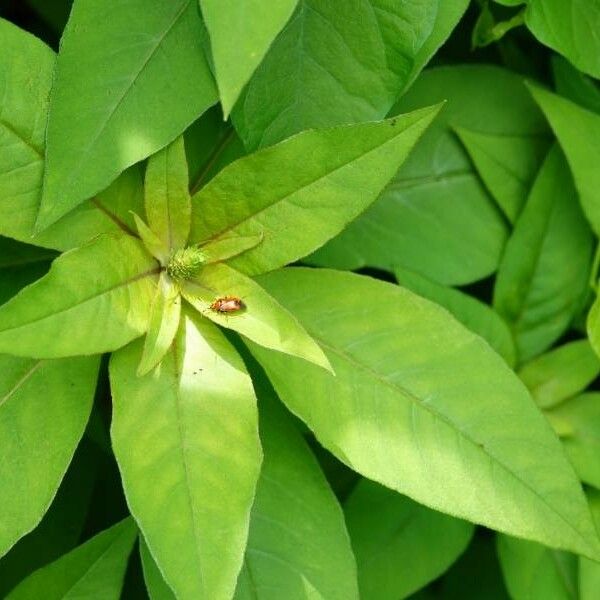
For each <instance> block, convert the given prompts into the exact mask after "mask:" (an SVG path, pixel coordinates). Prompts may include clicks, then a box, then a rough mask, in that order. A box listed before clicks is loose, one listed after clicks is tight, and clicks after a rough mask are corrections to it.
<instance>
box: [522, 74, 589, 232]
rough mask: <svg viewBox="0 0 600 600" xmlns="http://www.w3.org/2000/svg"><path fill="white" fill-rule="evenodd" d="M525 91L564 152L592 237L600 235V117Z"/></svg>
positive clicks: (557, 99)
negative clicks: (590, 227)
mask: <svg viewBox="0 0 600 600" xmlns="http://www.w3.org/2000/svg"><path fill="white" fill-rule="evenodd" d="M528 87H529V90H530V92H531V94H532V96H533V98H534V99H535V101H536V102H537V103H538V104H539V106H540V108H541V109H542V110H543V111H544V114H545V115H546V117H547V118H548V121H549V122H550V125H551V126H552V129H553V130H554V133H555V134H556V137H557V138H558V141H559V142H560V145H561V146H562V149H563V150H564V152H565V154H566V156H567V161H568V162H569V166H570V167H571V171H572V172H573V178H574V179H575V186H576V187H577V191H578V192H579V200H580V201H581V205H582V207H583V211H584V213H585V215H586V217H587V219H588V221H589V223H590V225H591V226H592V229H593V230H594V232H595V233H596V235H599V234H600V202H599V201H598V193H597V192H598V189H599V188H600V171H599V170H598V161H599V160H600V115H597V114H595V113H593V112H590V111H588V110H586V109H585V108H581V107H580V106H578V105H577V104H574V103H573V102H571V101H570V100H566V99H565V98H561V97H560V96H557V95H556V94H552V93H551V92H548V91H546V90H544V89H542V88H541V87H538V86H535V85H532V84H529V86H528Z"/></svg>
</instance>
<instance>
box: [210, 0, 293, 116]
mask: <svg viewBox="0 0 600 600" xmlns="http://www.w3.org/2000/svg"><path fill="white" fill-rule="evenodd" d="M296 4H298V0H245V1H244V2H239V1H237V0H200V6H201V7H202V15H203V17H204V21H205V23H206V28H207V29H208V33H209V34H210V44H211V47H212V55H213V60H214V63H215V72H216V78H217V84H218V86H219V93H220V95H221V104H222V105H223V112H224V113H225V117H227V116H228V115H229V113H230V112H231V109H232V108H233V105H234V104H235V102H236V100H237V99H238V96H239V95H240V93H241V91H242V89H243V87H244V86H245V85H246V83H248V80H249V79H250V77H251V76H252V73H254V71H255V69H256V67H258V65H259V64H260V62H261V61H262V59H263V58H264V56H265V54H266V53H267V50H268V49H269V46H270V45H271V43H272V42H273V40H274V39H275V37H276V36H277V34H278V33H279V32H280V31H281V29H282V28H283V26H284V25H285V24H286V22H287V20H288V19H289V18H290V16H291V15H292V13H293V12H294V8H295V7H296Z"/></svg>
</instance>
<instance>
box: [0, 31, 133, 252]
mask: <svg viewBox="0 0 600 600" xmlns="http://www.w3.org/2000/svg"><path fill="white" fill-rule="evenodd" d="M0 46H1V47H2V53H3V54H2V57H3V60H2V61H0V96H1V97H2V98H3V102H2V105H1V106H0V150H4V151H0V210H1V212H2V218H1V219H0V234H2V235H6V236H9V237H13V238H16V239H18V240H21V241H24V242H28V243H33V244H36V245H38V246H44V247H48V248H56V249H59V250H69V249H71V248H75V247H77V246H80V245H81V244H83V243H85V242H87V241H88V240H89V239H91V238H92V237H94V236H95V235H98V234H99V233H108V232H114V231H117V230H118V229H127V227H128V226H129V227H131V226H132V225H133V223H132V222H130V221H131V220H130V219H128V215H127V211H128V210H136V211H140V208H141V207H142V198H141V195H140V194H139V192H141V180H140V179H139V173H138V172H137V170H136V169H130V170H129V171H127V172H125V173H124V174H123V176H122V177H120V178H119V179H118V180H117V181H116V182H115V183H114V184H113V185H111V186H110V187H109V188H108V189H107V190H104V191H103V192H102V193H101V194H99V196H98V197H97V198H94V199H93V200H91V201H87V202H85V203H84V204H82V205H81V206H80V207H78V208H77V209H76V210H75V211H73V212H71V213H69V214H68V215H65V217H64V218H62V219H60V221H58V222H57V223H56V224H55V225H53V226H52V227H50V228H49V229H47V230H46V231H44V232H42V233H40V234H38V235H36V236H35V237H33V229H34V223H35V219H36V217H37V213H38V210H39V205H40V199H41V192H42V176H43V171H44V151H45V138H44V134H45V124H46V119H47V113H48V96H49V93H50V87H51V84H52V73H53V70H54V63H55V59H54V53H53V52H52V51H51V50H50V49H49V48H47V47H46V46H45V45H44V44H42V43H41V42H40V41H39V40H38V39H37V38H35V37H33V36H32V35H30V34H28V33H26V32H25V31H23V30H21V29H18V28H17V27H15V26H14V25H12V24H10V23H8V22H7V21H4V20H2V19H0ZM32 64H35V65H36V70H35V73H33V72H32V69H31V65H32ZM125 205H126V206H125ZM140 212H141V211H140Z"/></svg>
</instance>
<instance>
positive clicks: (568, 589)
mask: <svg viewBox="0 0 600 600" xmlns="http://www.w3.org/2000/svg"><path fill="white" fill-rule="evenodd" d="M497 548H498V557H499V558H500V565H501V566H502V572H503V574H504V581H505V582H506V586H507V587H508V590H509V592H510V597H511V598H513V600H530V599H531V600H532V599H533V598H552V600H577V598H579V595H578V593H577V557H576V556H575V555H573V554H568V553H567V552H560V551H557V550H551V549H550V548H545V547H544V546H542V545H540V544H536V543H535V542H528V541H526V540H519V539H516V538H512V537H509V536H507V535H499V536H498V538H497Z"/></svg>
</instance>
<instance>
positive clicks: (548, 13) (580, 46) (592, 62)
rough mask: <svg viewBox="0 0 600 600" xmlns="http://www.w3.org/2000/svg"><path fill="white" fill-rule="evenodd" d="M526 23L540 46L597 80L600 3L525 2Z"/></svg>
mask: <svg viewBox="0 0 600 600" xmlns="http://www.w3.org/2000/svg"><path fill="white" fill-rule="evenodd" d="M525 22H526V23H527V27H529V29H530V30H531V32H532V33H533V35H535V37H536V38H537V39H538V40H539V41H540V42H542V44H545V45H546V46H549V47H550V48H552V49H554V50H556V51H557V52H560V53H561V54H562V55H563V56H566V57H567V58H568V59H569V60H570V61H571V62H572V63H573V64H574V65H575V66H576V67H577V68H578V69H580V70H582V71H584V72H585V73H589V74H590V75H593V76H594V77H600V38H599V37H598V31H599V30H600V1H599V0H527V11H526V12H525Z"/></svg>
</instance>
